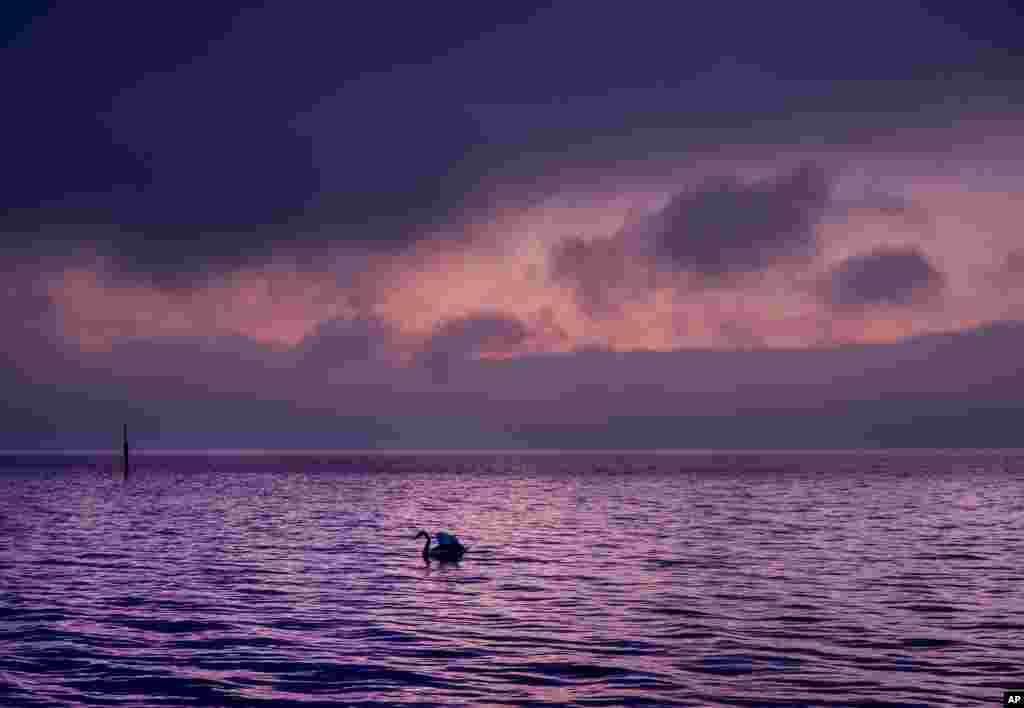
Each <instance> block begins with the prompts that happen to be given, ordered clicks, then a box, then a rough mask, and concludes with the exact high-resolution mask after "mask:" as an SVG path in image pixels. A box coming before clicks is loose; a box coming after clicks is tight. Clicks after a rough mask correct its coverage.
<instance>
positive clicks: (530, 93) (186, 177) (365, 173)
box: [0, 0, 1024, 449]
mask: <svg viewBox="0 0 1024 708" xmlns="http://www.w3.org/2000/svg"><path fill="white" fill-rule="evenodd" d="M356 5H359V7H356V6H355V5H352V4H350V3H301V4H295V3H289V2H284V1H277V0H273V1H269V2H264V3H259V2H246V3H238V2H219V1H211V2H207V3H201V4H191V3H164V4H156V5H153V4H149V3H129V2H119V1H115V2H108V3H102V4H100V5H97V4H94V3H52V4H47V3H32V2H8V3H4V5H3V7H2V8H0V28H2V34H0V42H2V43H3V45H2V46H3V48H2V50H0V51H2V59H0V86H3V87H4V89H3V103H4V109H3V114H2V118H0V154H2V155H3V156H4V168H3V169H2V170H0V180H2V185H0V186H2V189H0V200H2V203H0V206H2V209H0V277H2V281H0V295H2V297H3V307H2V308H0V327H2V328H3V330H4V333H5V335H6V336H5V337H4V339H5V343H4V346H3V348H2V350H0V356H2V357H3V359H2V365H0V390H3V391H4V395H3V397H2V398H3V400H2V401H0V448H2V449H62V448H63V449H72V448H111V447H114V446H116V445H117V444H118V442H119V435H120V429H121V423H122V422H128V423H129V425H130V427H131V430H132V433H133V438H134V440H135V442H136V444H137V445H139V446H142V447H151V448H447V449H451V448H504V449H507V448H525V447H530V448H616V449H621V448H650V447H656V448H690V447H692V448H702V449H704V448H711V447H716V448H761V449H763V448H771V447H780V448H822V447H824V448H829V447H837V448H861V447H1019V446H1020V438H1019V432H1018V431H1019V426H1018V425H1015V424H1016V423H1017V422H1018V421H1019V420H1020V419H1021V415H1022V414H1024V398H1022V394H1024V373H1022V372H1021V371H1020V366H1019V364H1018V355H1017V352H1019V351H1021V350H1022V349H1024V232H1022V226H1021V224H1022V223H1024V120H1022V118H1024V84H1022V82H1020V81H1019V77H1020V76H1022V75H1024V51H1021V50H1022V49H1024V47H1021V46H1020V45H1021V40H1020V39H1019V37H1021V36H1024V33H1021V32H1020V27H1021V23H1020V21H1019V20H1020V18H1019V17H1018V16H1017V13H1016V12H1015V10H1014V9H1013V7H1012V6H1011V4H1010V3H1001V2H986V1H981V2H977V3H962V2H938V1H934V2H931V1H930V2H904V1H902V0H890V1H888V2H870V1H867V2H861V3H846V4H840V3H820V2H802V1H801V2H798V1H795V0H794V1H789V2H786V1H780V2H776V3H770V4H766V3H752V2H740V1H739V0H719V1H718V2H715V3H710V4H700V5H699V6H698V5H693V4H690V3H675V2H667V1H666V2H656V1H654V0H649V1H641V2H631V3H625V2H609V3H593V2H583V1H581V0H563V1H562V2H557V3H530V2H518V3H470V2H459V1H453V2H450V3H444V4H440V5H438V4H430V3H398V2H387V1H386V0H385V1H381V2H376V3H370V4H369V6H367V7H363V6H362V5H363V4H358V3H357V4H356Z"/></svg>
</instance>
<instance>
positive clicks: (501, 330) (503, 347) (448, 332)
mask: <svg viewBox="0 0 1024 708" xmlns="http://www.w3.org/2000/svg"><path fill="white" fill-rule="evenodd" d="M529 337H530V330H529V328H527V326H526V325H525V324H524V323H523V322H521V321H520V320H518V319H516V318H515V317H510V316H507V315H502V314H493V315H492V314H480V315H477V316H474V317H464V318H461V319H457V320H449V321H447V322H444V323H442V324H440V325H438V327H437V329H436V331H435V332H434V334H433V336H431V337H430V339H429V340H428V341H427V342H426V344H425V345H424V346H423V347H422V349H421V350H420V352H419V354H418V355H417V362H418V363H419V364H420V365H421V366H424V367H425V368H426V369H427V370H428V371H430V373H431V375H432V376H433V377H434V380H435V381H440V382H447V381H448V380H449V377H450V376H451V373H452V372H451V369H452V367H453V366H454V365H455V364H457V363H458V362H459V361H464V360H466V359H468V358H470V357H473V356H474V355H477V354H481V353H496V354H501V353H504V352H507V353H514V352H515V351H516V350H517V349H518V348H519V347H520V345H522V344H523V342H525V341H526V340H527V339H529Z"/></svg>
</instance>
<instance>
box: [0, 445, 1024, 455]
mask: <svg viewBox="0 0 1024 708" xmlns="http://www.w3.org/2000/svg"><path fill="white" fill-rule="evenodd" d="M878 453H887V454H914V453H932V454H934V453H944V454H981V453H990V454H995V453H999V454H1005V453H1014V454H1024V448H1016V447H864V448H828V447H822V448H528V447H524V448H132V449H131V454H132V456H147V455H223V456H230V455H235V456H253V457H257V456H270V455H279V456H315V455H359V456H369V455H495V454H499V455H592V454H600V455H637V454H647V455H709V454H715V455H720V454H737V455H765V454H771V455H784V454H790V455H792V454H878ZM0 455H96V456H120V455H121V450H120V449H118V448H109V449H108V448H93V449H74V448H70V449H64V448H61V449H39V448H35V449H9V450H8V449H0Z"/></svg>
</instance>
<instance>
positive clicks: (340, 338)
mask: <svg viewBox="0 0 1024 708" xmlns="http://www.w3.org/2000/svg"><path fill="white" fill-rule="evenodd" d="M397 339H398V335H397V333H396V332H395V331H394V328H393V327H392V326H391V325H389V324H388V323H387V322H384V321H383V320H380V319H376V318H373V317H357V318H353V319H344V318H339V319H335V320H329V321H327V322H323V323H321V324H320V325H319V326H318V327H317V328H316V329H315V330H314V331H313V332H312V333H310V334H309V335H308V336H307V337H306V338H305V339H303V340H302V342H301V343H300V344H299V346H298V347H296V349H295V351H294V352H293V353H292V356H294V358H295V360H296V364H297V365H298V366H303V367H312V368H315V369H325V370H329V369H334V368H340V367H343V366H344V365H345V364H347V363H352V362H374V361H376V362H379V361H383V360H385V359H386V358H387V353H388V352H389V351H392V350H393V349H394V344H395V342H396V341H397Z"/></svg>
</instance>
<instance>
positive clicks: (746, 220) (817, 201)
mask: <svg viewBox="0 0 1024 708" xmlns="http://www.w3.org/2000/svg"><path fill="white" fill-rule="evenodd" d="M830 187H831V182H830V179H829V176H828V175H827V173H826V172H825V171H824V170H823V169H822V168H820V167H816V166H813V165H805V166H802V167H800V168H799V169H797V170H795V171H793V172H790V173H786V174H781V175H779V176H777V177H773V178H770V179H764V180H761V181H757V182H752V183H747V182H743V181H741V180H739V179H737V178H732V177H723V178H718V179H714V180H709V181H706V182H704V183H703V184H701V185H699V186H698V187H697V188H695V189H693V190H688V191H684V192H681V193H679V194H677V195H676V196H675V197H674V198H673V199H672V200H671V201H670V202H669V204H668V205H667V206H666V207H665V208H664V209H662V210H661V211H660V212H658V213H656V214H654V215H653V216H651V217H650V218H649V219H648V221H647V223H646V224H645V225H644V227H643V229H644V231H645V232H646V233H647V234H648V235H649V236H650V237H651V238H652V239H653V243H654V246H655V249H656V252H657V254H658V256H659V257H660V258H661V259H662V260H664V261H665V262H667V263H668V264H669V265H670V266H671V267H674V268H678V269H681V270H692V271H696V272H697V273H700V274H702V275H707V276H726V275H730V274H736V273H744V272H751V271H756V270H760V269H762V268H765V267H767V266H769V265H770V264H771V263H773V262H774V261H775V260H777V259H779V258H782V257H785V256H809V255H811V254H812V253H813V251H814V247H815V232H814V227H815V224H816V223H817V221H818V219H819V217H820V216H821V214H822V213H823V211H824V209H825V207H826V206H827V204H828V199H829V192H830Z"/></svg>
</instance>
